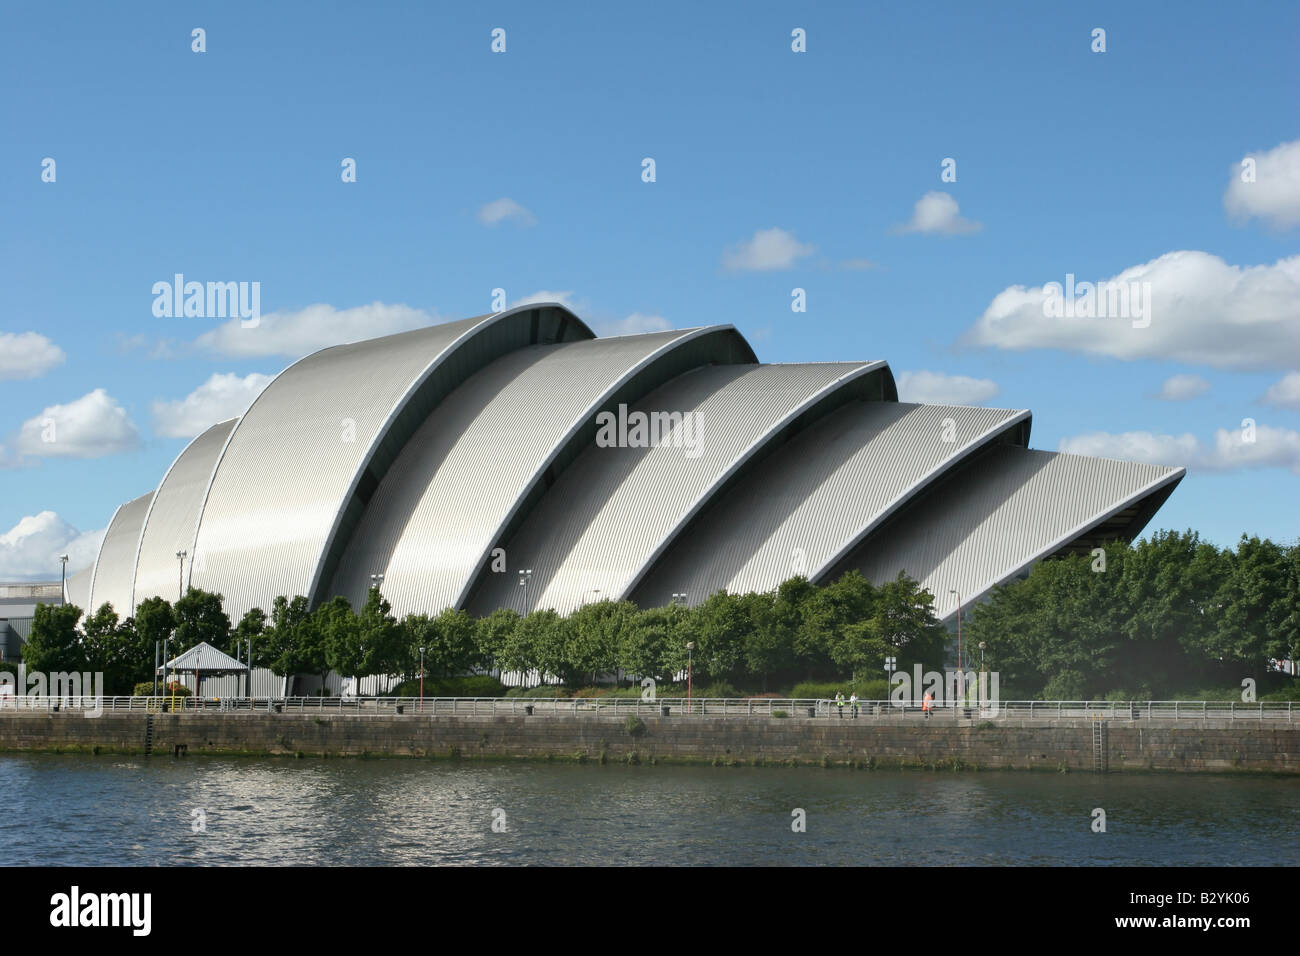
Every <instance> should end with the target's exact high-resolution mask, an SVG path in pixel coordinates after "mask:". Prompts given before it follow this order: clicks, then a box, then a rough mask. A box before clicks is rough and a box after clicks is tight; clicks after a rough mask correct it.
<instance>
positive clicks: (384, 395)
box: [189, 303, 592, 619]
mask: <svg viewBox="0 0 1300 956" xmlns="http://www.w3.org/2000/svg"><path fill="white" fill-rule="evenodd" d="M591 337H592V333H591V331H590V330H589V329H588V328H587V327H586V325H585V324H583V323H582V321H581V320H579V319H578V318H577V317H576V316H574V315H573V314H572V313H570V312H569V311H568V310H567V309H565V308H564V307H563V306H560V305H557V304H551V303H548V304H540V305H528V306H523V307H520V308H517V309H512V310H509V311H506V312H501V313H497V314H494V315H488V316H477V317H475V318H471V319H463V320H461V321H459V322H450V323H446V324H444V325H436V326H431V327H429V328H424V329H416V330H415V331H412V332H402V333H399V334H397V335H388V336H384V337H382V338H377V339H369V340H366V341H363V342H356V343H353V344H350V345H339V346H335V347H333V348H328V349H323V350H321V351H319V352H314V353H313V354H311V355H308V356H307V357H306V358H304V359H301V360H300V361H298V362H296V363H294V364H293V365H291V366H290V367H289V368H287V369H285V371H283V372H281V373H280V375H278V376H277V377H276V379H275V380H274V381H273V382H272V383H271V384H270V385H268V386H267V387H266V389H265V390H263V392H262V393H261V395H259V396H258V398H257V399H256V400H255V401H254V402H253V405H252V406H251V407H250V408H249V409H248V411H247V412H246V413H245V414H244V416H243V417H242V418H241V419H240V420H239V423H238V425H237V426H236V427H235V429H234V431H233V432H232V433H231V435H230V438H229V439H228V440H227V443H226V446H225V448H224V449H223V451H222V453H221V456H220V459H219V462H218V464H217V468H216V470H215V472H214V474H213V478H212V482H211V486H210V488H209V489H208V491H207V494H206V496H205V501H204V504H203V505H202V507H201V510H200V516H199V522H198V530H197V533H196V535H195V541H194V545H193V547H192V548H190V549H189V551H190V554H191V555H192V556H194V560H193V561H192V563H191V570H190V575H189V580H190V582H191V583H192V584H193V585H194V586H196V587H202V588H205V589H207V590H210V591H219V592H221V593H222V594H223V595H224V596H225V599H226V612H227V613H228V614H229V615H230V616H231V618H233V619H238V618H239V617H240V616H241V615H242V614H243V613H244V612H245V611H247V610H248V609H249V608H251V607H254V606H258V605H260V606H263V607H269V606H270V602H271V601H272V600H273V599H274V598H275V597H276V596H277V595H287V596H290V597H291V596H293V595H295V594H304V595H307V596H308V597H310V598H313V600H314V599H316V597H317V595H316V593H315V592H316V591H317V589H318V587H319V582H321V581H322V580H328V578H329V575H330V572H331V566H332V563H333V562H334V561H336V560H337V558H338V554H339V553H341V551H342V548H343V545H344V544H345V543H346V541H347V539H348V537H349V535H350V533H351V530H352V526H353V525H354V524H355V522H356V520H357V519H358V518H359V517H360V514H361V513H362V511H363V509H364V506H365V503H366V502H367V501H368V500H369V497H370V495H371V494H373V493H374V490H375V488H376V487H377V486H378V484H379V481H380V479H381V478H382V476H383V474H384V473H385V472H386V471H387V469H388V467H389V465H390V464H391V462H392V461H393V460H394V459H395V458H396V457H397V454H398V452H399V451H400V449H401V447H402V446H403V445H404V444H405V443H406V440H407V439H408V438H409V437H410V435H411V434H413V433H414V432H415V430H416V428H418V427H419V425H420V423H421V422H423V421H424V420H425V419H426V417H427V416H428V414H429V412H430V411H431V409H432V408H433V407H434V406H435V405H436V404H437V403H438V402H439V401H440V400H441V399H442V398H443V397H444V396H445V395H446V394H447V393H448V392H450V391H451V390H452V389H453V388H455V386H456V385H458V384H459V383H460V382H462V381H464V379H465V378H467V377H468V376H469V375H472V374H473V373H474V372H476V371H477V370H478V369H480V368H482V367H483V366H485V365H487V364H488V363H489V362H491V361H492V360H494V359H496V358H498V357H499V356H501V355H503V354H506V353H508V352H510V351H513V350H515V349H518V348H523V347H525V346H528V345H533V344H537V343H539V342H557V341H567V340H572V339H582V338H591Z"/></svg>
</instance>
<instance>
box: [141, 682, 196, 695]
mask: <svg viewBox="0 0 1300 956" xmlns="http://www.w3.org/2000/svg"><path fill="white" fill-rule="evenodd" d="M149 686H150V687H152V686H153V685H152V684H150V685H149ZM158 694H159V696H166V697H192V696H193V695H194V692H193V691H192V690H190V689H189V688H188V687H186V686H185V685H184V684H182V683H180V682H179V681H172V682H171V683H170V684H168V685H167V686H166V687H165V688H163V687H159V688H158Z"/></svg>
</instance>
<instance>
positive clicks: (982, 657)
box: [980, 641, 988, 711]
mask: <svg viewBox="0 0 1300 956" xmlns="http://www.w3.org/2000/svg"><path fill="white" fill-rule="evenodd" d="M986 647H988V644H986V643H985V642H984V641H980V710H981V711H983V710H984V648H986Z"/></svg>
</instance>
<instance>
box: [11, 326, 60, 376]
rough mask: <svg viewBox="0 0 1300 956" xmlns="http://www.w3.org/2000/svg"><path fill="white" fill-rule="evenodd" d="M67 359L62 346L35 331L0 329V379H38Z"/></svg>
mask: <svg viewBox="0 0 1300 956" xmlns="http://www.w3.org/2000/svg"><path fill="white" fill-rule="evenodd" d="M66 358H67V356H66V355H64V354H63V349H61V348H59V347H58V346H57V345H55V344H54V343H53V342H51V341H50V340H49V339H47V338H46V337H45V336H43V335H39V334H38V333H36V332H0V382H3V381H9V380H14V379H22V378H37V377H38V376H41V375H44V374H45V373H46V372H48V371H49V370H50V369H52V368H54V366H56V365H62V364H63V360H64V359H66Z"/></svg>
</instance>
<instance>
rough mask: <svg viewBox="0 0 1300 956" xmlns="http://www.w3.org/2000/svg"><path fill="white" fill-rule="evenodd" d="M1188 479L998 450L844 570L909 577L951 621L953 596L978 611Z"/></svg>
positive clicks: (869, 544) (873, 537)
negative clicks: (980, 603)
mask: <svg viewBox="0 0 1300 956" xmlns="http://www.w3.org/2000/svg"><path fill="white" fill-rule="evenodd" d="M1184 474H1186V469H1183V468H1168V467H1164V466H1161V465H1143V464H1138V463H1136V462H1127V461H1113V460H1111V459H1109V458H1087V457H1084V456H1082V455H1068V454H1064V453H1062V452H1051V451H1031V450H1029V449H1026V448H1017V447H1014V446H1010V445H997V446H994V447H991V448H989V449H988V450H987V451H985V452H983V453H981V454H979V455H977V456H975V457H974V458H973V459H972V460H971V461H970V462H969V463H967V464H966V465H964V466H962V467H960V468H956V469H953V470H952V471H951V472H949V473H948V474H947V475H945V476H944V478H943V479H942V480H940V481H938V482H936V483H935V484H934V485H933V486H932V487H931V488H930V489H929V490H927V491H926V493H925V494H923V495H920V496H918V497H916V498H914V499H913V500H912V501H910V502H909V503H908V504H907V506H906V507H904V508H903V509H901V510H900V511H899V512H898V513H897V514H896V515H895V517H894V519H893V520H891V521H888V522H886V523H885V524H883V525H881V526H880V527H879V528H877V530H876V531H875V532H873V533H872V534H870V535H868V536H867V538H866V539H865V540H864V541H863V542H862V543H861V544H859V546H858V547H857V548H856V549H855V551H854V552H853V553H852V554H851V555H849V556H848V557H847V558H846V559H845V560H844V561H842V562H841V563H840V565H839V566H838V567H837V568H836V572H837V573H838V572H840V571H843V570H846V569H847V568H849V567H855V568H857V569H858V570H859V571H861V572H862V574H863V576H864V577H866V578H867V579H868V580H871V581H875V582H877V583H880V582H883V581H886V580H892V579H893V578H894V577H896V576H897V574H898V572H899V571H900V570H903V571H906V572H907V573H908V574H909V575H911V576H912V577H913V578H915V579H916V580H918V581H919V582H920V583H921V584H922V586H924V587H926V588H928V589H929V590H930V592H931V593H932V594H934V599H935V614H936V615H937V616H938V617H939V618H940V619H941V620H943V619H947V618H949V617H951V616H953V615H955V614H956V612H957V598H956V596H955V595H953V594H951V593H950V591H952V590H956V591H958V592H959V593H960V594H961V598H962V603H963V604H965V605H970V604H972V603H974V602H975V601H977V600H979V599H980V598H981V597H982V596H983V595H984V594H986V593H987V592H988V591H989V590H990V589H992V588H993V587H994V586H995V585H997V584H1000V583H1002V582H1003V581H1008V580H1010V579H1012V578H1014V577H1016V576H1017V575H1019V574H1023V573H1024V572H1026V571H1027V570H1028V569H1029V568H1030V567H1031V566H1032V565H1033V564H1034V562H1036V561H1038V560H1040V559H1041V558H1044V557H1047V556H1049V555H1052V554H1055V553H1056V552H1058V551H1060V550H1061V549H1063V548H1065V547H1068V546H1069V545H1070V543H1071V542H1073V541H1075V540H1077V539H1078V538H1080V537H1081V536H1083V535H1086V534H1087V533H1088V532H1089V531H1091V530H1092V529H1094V528H1096V527H1097V526H1098V525H1101V524H1102V523H1104V522H1106V521H1107V520H1108V519H1110V518H1112V517H1113V516H1115V515H1117V514H1120V513H1122V512H1125V511H1126V510H1129V509H1135V508H1140V505H1141V503H1142V502H1143V501H1144V500H1145V499H1149V498H1152V497H1153V496H1157V495H1161V494H1165V495H1167V494H1168V492H1169V491H1170V490H1172V487H1173V486H1174V485H1176V484H1177V483H1178V482H1179V481H1181V480H1182V477H1183V475H1184ZM1147 519H1149V514H1148V515H1147ZM1147 519H1141V520H1140V521H1133V522H1130V523H1129V525H1128V527H1127V529H1126V535H1125V536H1132V535H1136V534H1137V532H1138V531H1140V530H1141V524H1144V523H1145V520H1147Z"/></svg>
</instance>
